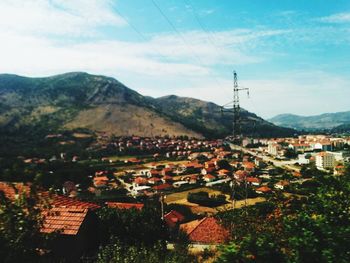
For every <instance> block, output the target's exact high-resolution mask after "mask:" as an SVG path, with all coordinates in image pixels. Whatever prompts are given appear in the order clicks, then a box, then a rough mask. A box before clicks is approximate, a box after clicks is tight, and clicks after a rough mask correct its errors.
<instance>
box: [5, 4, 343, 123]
mask: <svg viewBox="0 0 350 263" xmlns="http://www.w3.org/2000/svg"><path fill="white" fill-rule="evenodd" d="M158 8H159V9H160V10H159V9H158ZM163 14H164V15H165V17H164V15H163ZM169 21H170V23H169ZM0 59H1V63H0V72H2V73H16V74H20V75H26V76H48V75H53V74H59V73H64V72H69V71H87V72H89V73H92V74H102V75H108V76H113V77H115V78H117V79H118V80H119V81H121V82H123V83H124V84H125V85H127V86H128V87H130V88H132V89H135V90H136V91H138V92H140V93H141V94H144V95H150V96H154V97H159V96H164V95H168V94H176V95H179V96H189V97H195V98H199V99H203V100H207V101H213V102H216V103H218V104H221V105H222V104H226V103H227V102H229V101H230V98H231V97H232V94H231V90H232V70H236V71H237V72H238V76H239V84H240V85H241V86H242V87H246V88H250V93H251V97H250V98H249V99H248V98H247V97H246V95H245V94H241V106H242V107H244V108H246V109H248V110H250V111H253V112H255V113H257V114H258V115H260V116H262V117H265V118H268V117H272V116H274V115H276V114H280V113H295V114H300V115H313V114H319V113H324V112H336V111H347V110H350V103H349V101H350V99H349V98H350V85H349V83H350V82H349V81H350V74H349V72H350V63H349V62H350V1H348V0H346V1H344V0H343V1H342V0H338V1H330V0H329V1H326V0H307V1H306V0H284V1H278V0H274V1H272V0H264V1H261V0H245V1H236V0H221V1H218V0H201V1H199V0H167V1H166V0H118V1H109V0H90V1H89V0H86V1H84V0H76V1H74V0H26V1H21V0H1V1H0Z"/></svg>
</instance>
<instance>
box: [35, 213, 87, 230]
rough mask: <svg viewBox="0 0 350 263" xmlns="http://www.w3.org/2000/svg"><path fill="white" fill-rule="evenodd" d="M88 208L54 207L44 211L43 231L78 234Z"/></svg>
mask: <svg viewBox="0 0 350 263" xmlns="http://www.w3.org/2000/svg"><path fill="white" fill-rule="evenodd" d="M87 213H88V209H86V208H73V207H54V208H52V209H50V210H46V211H44V212H43V213H42V214H43V226H42V229H41V232H43V233H52V232H55V231H58V232H60V233H61V234H64V235H76V234H78V232H79V229H80V227H81V225H82V224H83V222H84V220H85V218H86V215H87Z"/></svg>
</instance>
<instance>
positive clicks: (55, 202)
mask: <svg viewBox="0 0 350 263" xmlns="http://www.w3.org/2000/svg"><path fill="white" fill-rule="evenodd" d="M42 195H43V194H42ZM44 195H45V194H44ZM46 195H47V196H48V193H47V192H46ZM49 199H50V202H49V203H50V204H51V206H54V207H79V208H86V209H91V210H96V209H99V208H101V206H99V205H97V204H95V203H91V202H85V201H79V200H77V199H74V198H71V197H67V196H63V195H56V194H54V195H52V196H50V197H49Z"/></svg>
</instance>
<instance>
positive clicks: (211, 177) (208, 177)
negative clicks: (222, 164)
mask: <svg viewBox="0 0 350 263" xmlns="http://www.w3.org/2000/svg"><path fill="white" fill-rule="evenodd" d="M215 179H216V177H215V176H214V175H212V174H206V175H204V176H203V180H204V181H206V182H207V183H209V182H212V181H214V180H215Z"/></svg>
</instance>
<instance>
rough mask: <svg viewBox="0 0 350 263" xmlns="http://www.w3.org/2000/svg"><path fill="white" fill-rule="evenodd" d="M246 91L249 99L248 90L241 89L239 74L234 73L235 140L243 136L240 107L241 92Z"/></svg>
mask: <svg viewBox="0 0 350 263" xmlns="http://www.w3.org/2000/svg"><path fill="white" fill-rule="evenodd" d="M242 90H246V91H247V94H248V97H249V89H248V88H239V86H238V80H237V73H236V71H233V134H232V135H233V139H239V138H240V137H241V136H242V122H241V107H240V106H239V91H242Z"/></svg>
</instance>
